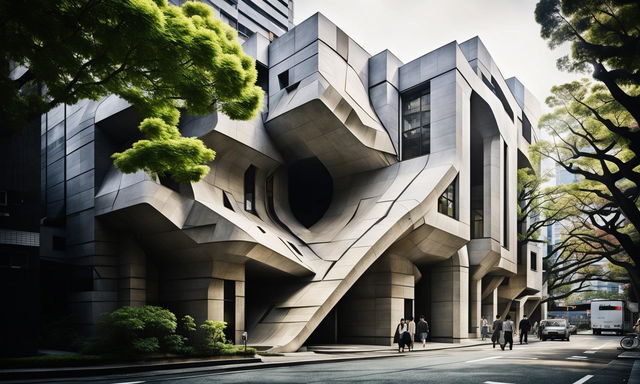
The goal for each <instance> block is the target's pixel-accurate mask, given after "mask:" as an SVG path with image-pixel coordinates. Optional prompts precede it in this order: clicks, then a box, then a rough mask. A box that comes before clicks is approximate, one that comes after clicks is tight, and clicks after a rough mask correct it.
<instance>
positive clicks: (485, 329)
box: [480, 316, 489, 341]
mask: <svg viewBox="0 0 640 384" xmlns="http://www.w3.org/2000/svg"><path fill="white" fill-rule="evenodd" d="M480 332H481V333H482V341H484V339H486V338H488V337H489V321H487V317H486V316H482V320H481V321H480Z"/></svg>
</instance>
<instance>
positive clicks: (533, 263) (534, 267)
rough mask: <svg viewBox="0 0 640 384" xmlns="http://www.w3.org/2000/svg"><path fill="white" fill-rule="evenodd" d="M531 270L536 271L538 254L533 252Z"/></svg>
mask: <svg viewBox="0 0 640 384" xmlns="http://www.w3.org/2000/svg"><path fill="white" fill-rule="evenodd" d="M531 270H532V271H537V270H538V254H537V253H535V252H531Z"/></svg>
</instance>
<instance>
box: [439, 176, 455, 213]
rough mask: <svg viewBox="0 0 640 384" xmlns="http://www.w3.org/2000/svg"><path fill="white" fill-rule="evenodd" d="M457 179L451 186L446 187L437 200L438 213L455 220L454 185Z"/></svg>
mask: <svg viewBox="0 0 640 384" xmlns="http://www.w3.org/2000/svg"><path fill="white" fill-rule="evenodd" d="M457 181H458V177H456V178H455V179H454V180H453V182H452V183H451V184H449V186H448V187H447V189H446V190H445V191H444V193H443V194H442V195H440V198H438V212H440V213H442V214H444V215H447V216H449V217H453V218H454V219H457V209H456V200H457V199H456V189H457V188H456V184H457Z"/></svg>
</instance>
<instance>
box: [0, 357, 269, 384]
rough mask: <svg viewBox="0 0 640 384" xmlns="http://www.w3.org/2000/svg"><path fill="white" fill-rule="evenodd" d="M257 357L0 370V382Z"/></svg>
mask: <svg viewBox="0 0 640 384" xmlns="http://www.w3.org/2000/svg"><path fill="white" fill-rule="evenodd" d="M261 361H262V360H260V359H259V358H257V357H252V358H244V359H225V360H222V359H221V360H204V361H186V362H174V363H154V364H146V365H143V364H140V365H112V366H104V367H68V368H35V369H29V368H26V369H14V370H10V369H7V370H0V380H22V379H27V380H28V379H46V378H66V377H82V376H99V375H112V374H120V373H138V372H146V371H156V370H167V369H181V368H199V367H212V366H219V365H229V364H251V363H259V362H261Z"/></svg>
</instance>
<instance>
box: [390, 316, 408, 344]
mask: <svg viewBox="0 0 640 384" xmlns="http://www.w3.org/2000/svg"><path fill="white" fill-rule="evenodd" d="M393 338H394V341H396V342H397V343H398V352H401V351H402V352H404V349H405V347H407V346H408V345H409V342H410V341H411V339H410V338H409V325H408V324H407V323H406V322H405V320H404V319H400V323H399V324H398V326H397V327H396V334H395V336H394V337H393Z"/></svg>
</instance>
